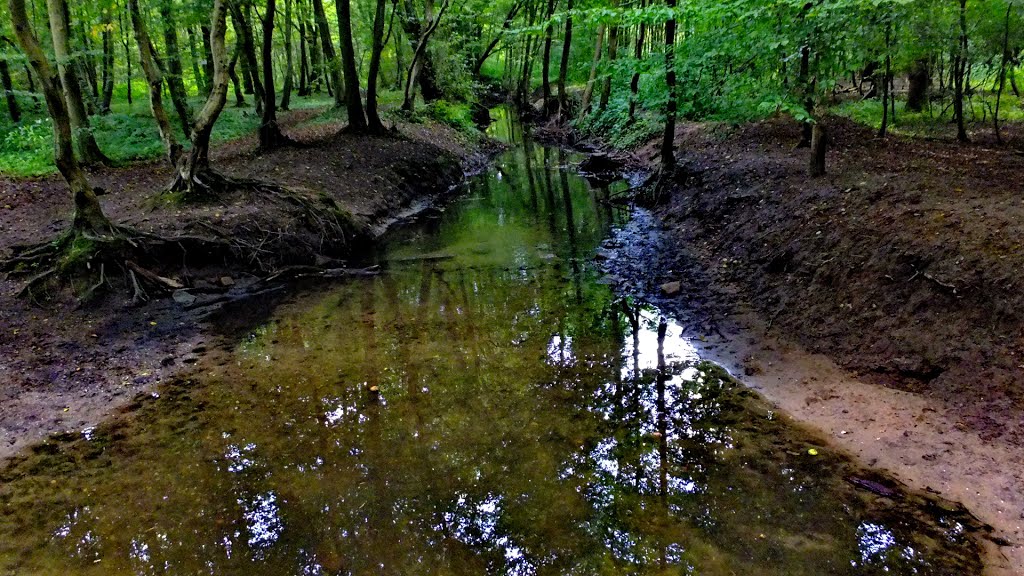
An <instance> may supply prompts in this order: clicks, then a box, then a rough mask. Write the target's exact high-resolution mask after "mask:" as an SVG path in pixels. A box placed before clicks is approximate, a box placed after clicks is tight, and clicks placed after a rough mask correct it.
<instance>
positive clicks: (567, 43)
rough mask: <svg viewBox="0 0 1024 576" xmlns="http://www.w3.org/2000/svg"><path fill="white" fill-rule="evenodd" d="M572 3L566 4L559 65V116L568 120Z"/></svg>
mask: <svg viewBox="0 0 1024 576" xmlns="http://www.w3.org/2000/svg"><path fill="white" fill-rule="evenodd" d="M572 2H573V0H568V1H567V4H566V8H565V10H566V17H565V34H564V36H563V37H562V58H561V60H560V61H559V65H558V116H559V117H561V118H566V117H568V115H569V95H568V93H567V92H566V90H565V78H566V75H567V73H568V70H569V53H570V50H571V49H572V14H571V13H572Z"/></svg>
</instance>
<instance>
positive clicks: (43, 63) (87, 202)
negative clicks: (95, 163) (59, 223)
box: [7, 0, 113, 237]
mask: <svg viewBox="0 0 1024 576" xmlns="http://www.w3.org/2000/svg"><path fill="white" fill-rule="evenodd" d="M7 7H8V9H9V11H10V17H11V22H12V24H13V25H14V34H15V37H16V38H17V40H18V44H19V45H20V46H21V49H22V51H23V52H24V53H25V55H26V56H28V60H29V63H30V64H31V66H32V69H33V70H34V71H35V73H36V76H38V77H39V81H40V84H41V85H42V88H43V97H44V98H45V99H46V108H47V110H48V112H49V114H50V118H51V119H52V120H53V148H54V160H55V162H56V164H57V170H58V171H59V172H60V174H61V176H62V177H63V178H64V180H65V182H67V184H68V187H69V188H70V189H71V195H72V198H73V200H74V206H75V211H74V214H73V215H72V218H71V229H72V232H73V233H74V234H85V235H90V236H94V237H103V236H107V235H109V234H110V233H111V232H112V231H113V225H112V224H111V222H110V220H109V219H107V217H106V215H105V214H104V213H103V208H102V207H101V206H100V201H99V198H97V197H96V193H95V191H94V190H93V188H92V186H90V185H89V180H88V179H87V178H86V176H85V172H83V171H82V168H81V166H80V165H79V163H78V159H77V158H76V157H75V152H74V146H73V144H72V130H73V129H72V125H71V119H70V115H69V112H68V107H67V103H66V102H65V99H64V98H65V92H64V91H63V88H62V80H61V79H60V78H59V77H58V74H57V73H55V72H54V70H53V68H52V67H51V66H50V62H49V61H48V60H47V59H46V54H45V53H44V52H43V48H42V46H41V45H40V44H39V40H38V39H37V38H36V36H35V34H34V33H33V31H32V24H31V21H30V20H29V17H28V14H27V13H26V10H25V0H7ZM57 8H59V6H58V7H57ZM61 20H63V17H62V16H61V17H60V18H58V24H60V21H61ZM62 29H63V31H64V32H65V33H66V31H67V28H66V27H62ZM64 40H66V36H65V37H64ZM65 47H66V44H65Z"/></svg>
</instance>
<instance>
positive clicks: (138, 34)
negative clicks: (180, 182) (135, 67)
mask: <svg viewBox="0 0 1024 576" xmlns="http://www.w3.org/2000/svg"><path fill="white" fill-rule="evenodd" d="M128 12H129V17H130V18H131V21H132V28H133V29H134V30H135V43H136V44H138V46H139V63H140V64H141V65H142V71H143V72H144V73H145V75H146V83H147V84H148V85H149V109H150V110H151V111H152V113H153V118H154V119H155V120H156V125H157V129H159V130H160V139H161V140H162V141H163V144H164V152H165V153H166V154H167V161H168V162H170V164H171V166H174V165H176V164H177V162H178V156H179V155H180V154H181V146H180V145H179V144H178V142H177V139H176V138H175V136H174V130H172V129H171V121H170V119H169V118H168V117H167V111H166V109H165V108H164V104H163V74H162V73H161V72H160V67H159V66H157V61H156V56H155V55H154V54H153V44H152V40H151V39H150V37H149V30H148V29H147V28H146V20H145V18H143V15H142V12H141V10H140V9H139V0H128Z"/></svg>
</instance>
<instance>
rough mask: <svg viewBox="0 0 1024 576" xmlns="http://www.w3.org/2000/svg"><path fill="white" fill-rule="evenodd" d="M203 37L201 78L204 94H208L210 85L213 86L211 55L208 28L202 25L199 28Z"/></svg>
mask: <svg viewBox="0 0 1024 576" xmlns="http://www.w3.org/2000/svg"><path fill="white" fill-rule="evenodd" d="M199 32H200V33H202V35H203V77H204V78H206V94H207V95H209V93H210V85H211V84H213V53H212V50H211V48H210V27H209V26H206V25H203V26H200V27H199Z"/></svg>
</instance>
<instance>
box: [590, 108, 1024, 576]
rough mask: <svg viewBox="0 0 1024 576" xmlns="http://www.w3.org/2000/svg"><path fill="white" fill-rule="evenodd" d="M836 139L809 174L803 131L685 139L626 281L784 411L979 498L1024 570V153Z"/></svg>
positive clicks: (901, 474) (998, 551) (648, 159)
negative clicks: (816, 174) (1023, 280)
mask: <svg viewBox="0 0 1024 576" xmlns="http://www.w3.org/2000/svg"><path fill="white" fill-rule="evenodd" d="M832 131H833V134H834V136H833V138H834V142H833V148H832V152H831V153H830V155H829V166H830V175H829V176H828V177H826V178H823V179H818V180H810V179H808V178H807V177H806V176H805V175H804V174H805V157H804V152H803V151H799V150H797V151H794V150H793V143H794V142H796V141H797V140H798V137H799V127H798V126H797V125H795V124H793V123H789V122H784V121H773V122H766V123H760V124H755V125H751V126H747V127H743V128H738V129H737V128H730V127H722V126H711V125H684V126H682V127H681V128H680V130H679V132H678V133H677V146H678V150H679V157H680V163H681V166H682V170H681V173H680V177H679V179H678V182H677V183H676V186H675V187H674V188H673V190H672V192H671V195H670V197H669V198H668V201H667V203H666V204H665V205H663V206H660V207H658V208H657V209H656V211H655V215H654V220H653V221H650V222H648V224H647V226H643V225H639V224H637V225H634V226H631V228H630V230H628V231H627V232H626V233H624V235H623V236H622V237H621V238H618V239H616V240H613V241H612V242H611V243H610V244H609V246H608V248H609V249H611V250H613V251H614V252H613V253H614V254H615V256H614V258H613V262H612V263H611V264H609V271H610V272H611V273H612V274H613V275H614V276H617V278H614V279H615V280H617V281H620V282H622V283H623V284H625V285H626V286H627V289H630V290H633V291H635V292H637V293H639V294H642V295H644V296H646V297H651V298H652V299H654V300H655V301H657V303H658V304H659V305H660V306H665V307H668V308H669V309H670V310H673V312H674V313H677V314H678V315H679V316H680V318H681V319H682V320H683V321H684V323H686V324H687V325H688V327H689V333H690V335H692V336H694V337H695V338H697V340H698V341H699V342H701V343H703V345H704V346H705V347H706V348H707V349H708V350H709V351H710V352H711V353H712V356H713V357H716V359H718V360H719V361H721V362H722V363H723V364H724V365H726V366H727V367H729V368H730V369H731V370H733V371H734V373H736V374H737V375H739V376H740V377H741V378H743V379H744V381H745V382H747V383H748V384H750V385H752V386H753V387H755V388H756V389H758V390H760V391H761V392H762V393H764V394H765V395H766V396H767V397H768V398H769V399H770V400H772V401H773V402H775V403H776V404H778V405H779V406H780V407H781V408H782V409H783V410H784V411H786V412H788V413H790V414H792V415H793V416H795V417H796V418H797V419H799V420H803V421H806V422H809V423H811V424H813V425H815V426H817V427H818V428H820V429H822V430H823V431H824V432H826V433H828V434H830V435H831V436H832V437H833V438H834V440H835V442H836V444H837V445H838V446H840V447H843V448H845V449H847V450H850V451H851V452H852V453H854V454H856V455H858V456H859V457H860V459H861V460H862V461H864V462H865V463H866V464H868V465H871V466H877V467H879V468H883V469H887V470H889V471H891V472H892V473H894V475H895V476H896V477H898V478H900V479H902V480H903V481H905V482H907V483H908V484H910V485H912V486H914V487H917V488H920V489H930V490H934V491H937V492H939V493H941V494H943V495H944V496H945V497H947V498H950V499H952V500H956V501H960V502H962V503H964V504H965V505H966V506H967V507H968V508H969V509H970V510H972V511H973V512H974V513H975V514H977V515H978V516H979V517H980V518H982V519H983V520H984V521H986V522H988V523H990V524H992V525H993V526H994V527H995V528H996V529H997V531H998V534H999V535H998V536H997V537H996V542H997V543H998V544H999V545H996V544H992V546H993V547H994V548H995V549H994V550H992V551H991V554H990V558H989V567H988V570H989V572H991V573H994V574H995V573H1001V574H1016V573H1020V572H1021V571H1024V548H1022V547H1021V545H1022V543H1024V532H1022V531H1021V525H1022V524H1024V520H1022V518H1024V497H1022V494H1024V467H1022V465H1021V464H1020V462H1021V461H1022V458H1021V457H1022V456H1024V449H1022V447H1021V440H1022V437H1021V429H1022V420H1024V417H1022V410H1021V398H1022V393H1024V362H1022V361H1021V360H1020V355H1021V353H1022V350H1021V344H1022V343H1024V342H1022V333H1021V329H1022V328H1021V327H1022V325H1021V323H1020V318H1019V310H1020V309H1021V305H1022V304H1024V302H1021V300H1022V299H1024V295H1022V294H1021V293H1020V292H1019V289H1017V288H1015V286H1016V283H1017V282H1019V273H1020V270H1021V269H1022V264H1024V254H1022V253H1021V251H1020V249H1019V248H1020V246H1019V239H1020V237H1021V232H1022V230H1021V224H1020V222H1021V216H1024V214H1022V212H1024V203H1022V202H1021V200H1020V199H1019V197H1018V195H1017V193H1016V191H1015V188H1016V186H1017V182H1018V181H1019V174H1020V173H1021V172H1020V170H1021V168H1022V166H1021V157H1020V156H1018V155H1017V154H1015V153H1014V152H1013V151H1011V150H1005V149H996V150H993V149H984V148H981V147H960V146H957V145H953V144H945V143H941V142H923V141H914V140H907V139H899V138H891V139H890V140H888V141H885V142H881V141H877V140H874V139H873V138H872V135H871V134H870V132H869V131H868V130H866V129H863V128H861V127H858V126H856V125H852V124H849V123H846V122H843V121H840V120H834V121H833V127H832ZM636 157H637V158H639V160H638V162H639V163H640V165H641V166H643V165H647V166H650V167H653V165H654V164H655V163H656V162H657V155H656V146H655V145H654V143H652V145H650V146H648V147H646V148H642V149H640V150H638V151H636ZM641 220H642V219H641ZM651 270H655V271H656V272H655V273H654V274H651ZM666 282H679V284H678V285H669V286H667V289H668V291H667V292H666V290H665V289H663V288H662V285H663V284H664V283H666ZM1000 545H1001V546H1000Z"/></svg>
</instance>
